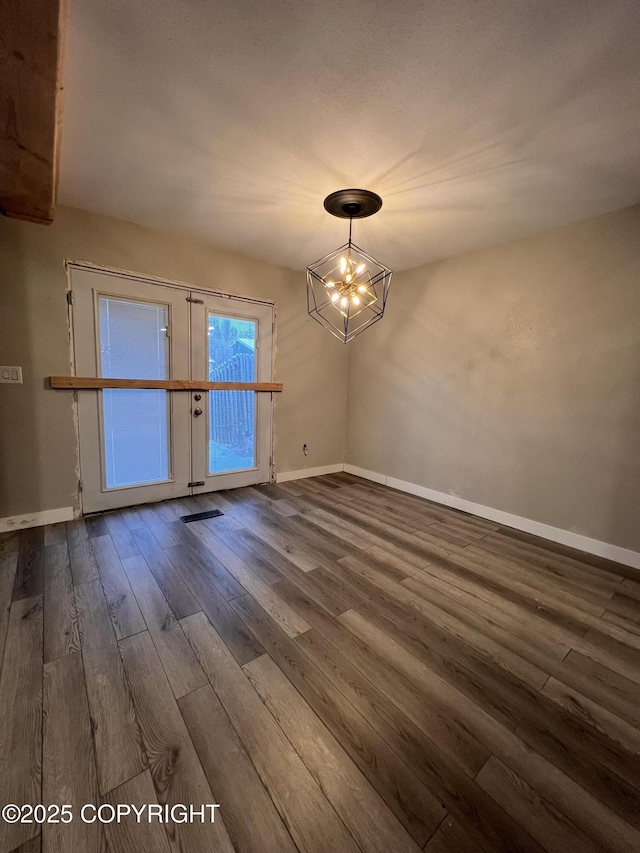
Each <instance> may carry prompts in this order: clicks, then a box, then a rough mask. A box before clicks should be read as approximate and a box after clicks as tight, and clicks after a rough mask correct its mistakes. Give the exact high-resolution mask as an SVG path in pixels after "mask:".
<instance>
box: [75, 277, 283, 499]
mask: <svg viewBox="0 0 640 853" xmlns="http://www.w3.org/2000/svg"><path fill="white" fill-rule="evenodd" d="M71 287H72V292H73V302H72V305H73V307H72V312H73V333H74V334H73V336H74V360H75V372H76V375H77V376H87V377H103V378H115V379H198V380H209V381H214V382H217V381H220V382H258V381H259V382H263V381H264V382H270V381H271V372H272V330H273V306H271V305H269V304H265V303H259V302H252V301H249V300H242V299H236V298H233V297H225V296H220V295H213V294H207V293H199V292H196V291H188V290H186V289H185V288H180V287H177V286H171V285H169V284H167V285H163V284H156V283H155V282H148V281H145V280H141V279H138V278H136V277H134V276H128V275H123V274H117V273H111V272H108V271H98V270H94V269H90V268H84V267H79V266H78V267H76V266H71ZM77 393H78V432H79V443H80V476H81V480H82V503H83V511H84V512H97V511H100V510H105V509H115V508H117V507H123V506H132V505H134V504H140V503H148V502H154V501H160V500H166V499H167V498H172V497H181V496H185V495H189V494H200V493H203V492H210V491H215V490H217V489H223V488H224V489H227V488H234V487H236V486H244V485H251V484H253V483H263V482H267V481H268V480H269V478H270V466H271V458H270V457H271V400H270V395H269V394H264V393H255V392H253V391H209V392H207V391H165V390H156V389H153V390H151V389H120V388H118V389H115V388H114V389H104V390H80V391H78V392H77Z"/></svg>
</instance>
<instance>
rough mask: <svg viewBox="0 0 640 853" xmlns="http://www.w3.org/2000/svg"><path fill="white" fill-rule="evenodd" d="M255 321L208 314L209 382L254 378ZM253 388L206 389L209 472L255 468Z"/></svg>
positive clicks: (239, 380) (254, 379)
mask: <svg viewBox="0 0 640 853" xmlns="http://www.w3.org/2000/svg"><path fill="white" fill-rule="evenodd" d="M257 326H258V324H257V322H256V321H255V320H244V319H239V318H237V317H222V316H220V315H218V314H209V317H208V334H209V348H208V352H209V381H210V382H255V381H256V354H255V351H256V334H257ZM255 396H256V395H255V393H254V392H253V391H209V474H219V473H221V472H222V471H239V470H243V469H246V468H254V467H255V458H256V451H255V425H256V403H255Z"/></svg>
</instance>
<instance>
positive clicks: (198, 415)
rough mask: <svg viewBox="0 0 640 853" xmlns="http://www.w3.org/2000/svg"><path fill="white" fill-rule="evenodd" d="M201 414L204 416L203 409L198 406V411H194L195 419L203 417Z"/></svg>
mask: <svg viewBox="0 0 640 853" xmlns="http://www.w3.org/2000/svg"><path fill="white" fill-rule="evenodd" d="M201 414H202V409H201V408H200V406H198V408H197V409H194V410H193V416H194V418H198V417H200V415H201Z"/></svg>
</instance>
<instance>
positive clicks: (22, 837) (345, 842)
mask: <svg viewBox="0 0 640 853" xmlns="http://www.w3.org/2000/svg"><path fill="white" fill-rule="evenodd" d="M213 507H218V508H220V509H222V510H223V512H224V516H222V517H220V518H215V519H210V520H207V521H199V522H195V523H192V524H189V525H185V524H183V523H182V522H181V521H179V518H178V517H179V516H180V515H182V514H185V513H189V512H197V511H201V510H203V509H210V508H213ZM0 666H1V667H2V669H1V675H0V756H1V762H0V806H2V805H4V804H6V803H17V804H22V803H32V804H35V803H45V804H49V803H58V804H67V803H68V804H70V805H72V806H73V808H74V810H75V818H74V820H73V822H72V823H70V824H62V823H58V824H45V825H43V826H42V827H40V826H39V825H38V824H35V823H33V824H8V823H4V822H2V821H1V820H0V853H10V851H14V850H19V851H21V853H37V851H40V850H41V849H42V850H44V851H47V852H48V851H69V853H93V851H112V853H139V852H140V851H181V853H189V851H193V853H205V851H207V853H209V851H221V853H226V851H233V850H236V851H238V852H239V853H249V851H261V852H262V853H274V852H275V851H285V853H295V851H296V850H299V851H302V853H338V851H345V853H350V851H353V853H357V851H358V850H360V851H365V853H368V852H369V851H375V853H411V851H413V853H416V851H418V850H420V849H424V850H426V851H427V853H474V851H485V853H507V851H510V853H542V851H549V853H574V851H575V853H596V851H610V853H638V851H640V573H637V572H635V571H634V570H632V569H628V568H625V567H623V566H619V565H617V564H613V563H610V562H609V561H607V560H604V559H601V558H597V557H591V556H588V555H584V554H580V553H578V552H575V551H572V550H571V549H569V548H566V547H563V546H558V545H553V544H551V543H547V542H544V541H542V540H539V539H536V538H535V537H532V536H529V535H527V534H523V533H519V532H517V531H514V530H509V529H504V528H501V527H500V526H499V525H497V524H494V523H492V522H489V521H486V520H483V519H480V518H475V517H472V516H469V515H466V514H464V513H461V512H457V511H455V510H451V509H448V508H445V507H442V506H439V505H436V504H432V503H430V502H428V501H425V500H422V499H419V498H415V497H412V496H410V495H407V494H404V493H401V492H395V491H392V490H390V489H388V488H386V487H384V486H379V485H377V484H374V483H370V482H367V481H364V480H360V479H358V478H356V477H352V476H350V475H347V474H335V475H331V476H326V477H318V478H314V479H309V480H301V481H296V482H292V483H285V484H281V485H277V486H262V487H255V488H245V489H239V490H236V491H228V492H221V493H216V494H213V495H207V496H202V497H198V498H189V499H184V500H180V501H171V502H169V503H165V504H156V505H153V506H144V507H138V508H136V509H129V510H123V511H120V512H116V513H108V514H105V515H102V516H96V517H93V518H87V519H86V520H84V521H74V522H70V523H68V524H66V525H54V526H51V527H47V528H35V529H30V530H25V531H22V532H21V533H20V534H18V535H16V534H5V535H4V536H3V537H1V538H0ZM102 802H104V803H111V804H116V803H134V804H138V805H141V804H144V803H150V802H154V803H156V802H157V803H161V804H165V803H166V804H169V805H172V804H176V803H185V804H187V805H188V804H191V803H192V804H195V805H200V804H202V803H219V804H220V809H219V812H218V814H217V817H216V820H215V823H214V824H213V825H206V824H205V825H203V824H201V823H198V822H196V823H191V824H168V825H164V824H158V823H153V824H151V825H148V824H143V825H137V824H136V823H135V822H134V821H133V820H126V819H125V820H124V821H123V822H122V823H120V824H116V823H111V824H107V825H101V824H99V823H90V824H87V823H83V822H82V821H81V820H80V818H79V816H78V810H79V808H80V806H81V805H83V804H84V803H95V804H99V803H102Z"/></svg>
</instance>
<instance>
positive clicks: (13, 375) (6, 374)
mask: <svg viewBox="0 0 640 853" xmlns="http://www.w3.org/2000/svg"><path fill="white" fill-rule="evenodd" d="M0 383H4V384H5V385H22V368H21V367H6V366H4V365H0Z"/></svg>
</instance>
